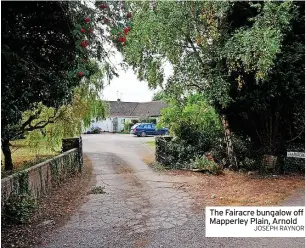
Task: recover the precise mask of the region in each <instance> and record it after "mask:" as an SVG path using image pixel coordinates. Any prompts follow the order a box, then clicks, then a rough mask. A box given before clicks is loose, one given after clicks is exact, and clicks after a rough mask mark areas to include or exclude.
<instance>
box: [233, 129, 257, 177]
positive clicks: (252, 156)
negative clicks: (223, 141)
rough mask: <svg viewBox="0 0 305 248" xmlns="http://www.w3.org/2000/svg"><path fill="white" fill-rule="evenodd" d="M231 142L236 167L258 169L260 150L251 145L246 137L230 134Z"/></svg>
mask: <svg viewBox="0 0 305 248" xmlns="http://www.w3.org/2000/svg"><path fill="white" fill-rule="evenodd" d="M232 142H233V147H234V152H235V155H236V159H237V161H238V167H239V168H240V169H245V170H250V171H251V170H258V169H259V168H260V166H261V161H262V152H261V151H259V150H257V149H255V148H254V147H253V143H251V141H250V139H249V138H248V137H244V136H243V135H237V134H234V133H233V134H232Z"/></svg>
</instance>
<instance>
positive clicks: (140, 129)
mask: <svg viewBox="0 0 305 248" xmlns="http://www.w3.org/2000/svg"><path fill="white" fill-rule="evenodd" d="M130 133H132V134H134V135H137V136H138V137H140V136H142V137H145V136H147V135H168V134H169V131H168V129H167V128H161V129H156V125H155V124H153V123H138V124H135V125H134V126H132V128H131V131H130Z"/></svg>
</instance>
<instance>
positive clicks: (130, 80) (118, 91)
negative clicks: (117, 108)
mask: <svg viewBox="0 0 305 248" xmlns="http://www.w3.org/2000/svg"><path fill="white" fill-rule="evenodd" d="M154 92H155V91H154V90H150V89H149V88H148V84H147V82H143V81H139V80H138V79H137V76H136V75H135V73H134V72H133V70H132V69H129V70H127V71H126V72H124V71H122V70H121V71H119V77H117V78H114V79H112V81H111V82H110V84H109V85H107V86H106V87H105V88H104V90H103V92H102V97H103V100H107V101H116V100H117V99H118V98H120V99H121V101H124V102H149V101H151V100H152V97H153V94H154Z"/></svg>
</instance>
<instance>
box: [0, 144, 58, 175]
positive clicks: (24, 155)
mask: <svg viewBox="0 0 305 248" xmlns="http://www.w3.org/2000/svg"><path fill="white" fill-rule="evenodd" d="M11 144H12V146H11V152H12V160H13V164H14V171H15V172H16V171H19V170H22V169H24V168H28V167H30V166H32V165H34V164H36V163H39V162H42V161H44V160H47V159H48V158H51V157H54V156H56V155H57V154H59V151H51V150H50V149H47V148H46V147H45V144H44V142H42V143H41V144H40V146H39V147H38V149H35V150H34V149H32V148H31V147H29V146H28V145H27V144H26V142H25V140H15V141H11ZM57 150H59V148H57ZM1 162H2V164H4V156H3V153H1ZM2 169H3V168H2V167H1V170H2ZM1 175H2V173H1ZM4 175H5V173H3V175H2V177H3V176H4Z"/></svg>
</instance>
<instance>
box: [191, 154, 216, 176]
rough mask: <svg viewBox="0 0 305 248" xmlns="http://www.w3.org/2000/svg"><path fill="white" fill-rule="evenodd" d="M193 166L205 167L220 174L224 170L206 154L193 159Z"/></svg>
mask: <svg viewBox="0 0 305 248" xmlns="http://www.w3.org/2000/svg"><path fill="white" fill-rule="evenodd" d="M191 167H192V168H193V169H203V170H205V171H208V172H209V173H211V174H214V175H216V174H219V173H220V172H221V171H222V167H221V166H219V165H218V164H216V163H215V162H214V161H213V160H212V159H209V158H207V157H206V156H197V157H196V158H195V160H191Z"/></svg>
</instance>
